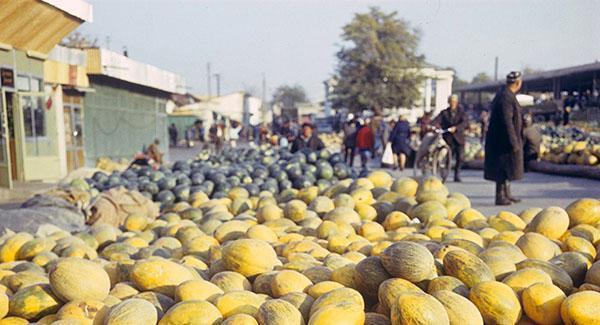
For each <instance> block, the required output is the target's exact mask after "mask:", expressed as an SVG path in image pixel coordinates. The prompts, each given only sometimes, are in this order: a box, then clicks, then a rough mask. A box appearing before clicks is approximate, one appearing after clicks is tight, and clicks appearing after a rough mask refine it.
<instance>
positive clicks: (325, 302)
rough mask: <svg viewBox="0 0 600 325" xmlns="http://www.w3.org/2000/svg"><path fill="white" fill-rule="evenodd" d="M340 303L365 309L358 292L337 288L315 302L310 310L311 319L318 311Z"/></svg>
mask: <svg viewBox="0 0 600 325" xmlns="http://www.w3.org/2000/svg"><path fill="white" fill-rule="evenodd" d="M340 303H346V304H350V305H354V306H358V307H359V308H360V309H361V310H364V308H365V303H364V300H363V297H362V296H361V295H360V293H358V291H356V290H354V289H350V288H339V289H335V290H332V291H330V292H328V293H326V294H324V295H322V296H321V297H319V299H317V300H315V302H314V303H313V304H312V306H311V308H310V315H311V318H312V315H313V314H314V313H316V312H317V311H318V310H320V309H326V308H328V307H331V306H335V305H338V304H340Z"/></svg>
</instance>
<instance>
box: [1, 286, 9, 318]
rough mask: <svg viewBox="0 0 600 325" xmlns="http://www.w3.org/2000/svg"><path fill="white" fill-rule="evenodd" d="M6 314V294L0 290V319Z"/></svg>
mask: <svg viewBox="0 0 600 325" xmlns="http://www.w3.org/2000/svg"><path fill="white" fill-rule="evenodd" d="M7 314H8V295H6V293H4V292H2V293H0V319H2V318H4V317H5V316H6V315H7Z"/></svg>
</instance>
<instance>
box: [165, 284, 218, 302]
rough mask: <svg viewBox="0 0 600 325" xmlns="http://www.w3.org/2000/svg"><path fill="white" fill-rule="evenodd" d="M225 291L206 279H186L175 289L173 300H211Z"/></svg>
mask: <svg viewBox="0 0 600 325" xmlns="http://www.w3.org/2000/svg"><path fill="white" fill-rule="evenodd" d="M223 293H225V292H224V291H223V290H221V288H219V287H218V286H217V285H215V284H213V283H211V282H208V281H206V280H201V279H194V280H188V281H185V282H183V283H181V284H180V285H178V286H177V288H176V289H175V297H174V298H175V300H176V301H178V302H180V301H188V300H208V301H212V300H213V299H215V298H217V297H218V296H219V295H222V294H223Z"/></svg>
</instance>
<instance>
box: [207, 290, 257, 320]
mask: <svg viewBox="0 0 600 325" xmlns="http://www.w3.org/2000/svg"><path fill="white" fill-rule="evenodd" d="M264 301H265V298H264V297H261V296H260V295H257V294H255V293H254V292H251V291H230V292H226V293H225V294H223V295H221V296H219V297H217V298H216V299H215V300H214V305H215V306H216V307H217V309H219V311H220V312H221V314H222V315H223V317H224V318H228V317H230V316H232V315H236V314H248V315H250V316H253V317H254V316H256V313H257V312H258V308H259V307H260V305H262V304H263V302H264Z"/></svg>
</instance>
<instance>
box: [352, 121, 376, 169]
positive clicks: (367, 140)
mask: <svg viewBox="0 0 600 325" xmlns="http://www.w3.org/2000/svg"><path fill="white" fill-rule="evenodd" d="M361 122H362V121H361ZM361 122H359V123H360V124H361V126H360V129H359V130H358V132H357V133H356V148H357V149H358V152H359V154H360V164H361V166H362V168H366V167H367V162H368V161H369V156H370V155H371V154H372V152H373V147H374V146H375V136H374V135H373V131H372V130H371V127H370V126H369V124H370V123H369V121H366V122H362V123H361Z"/></svg>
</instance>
